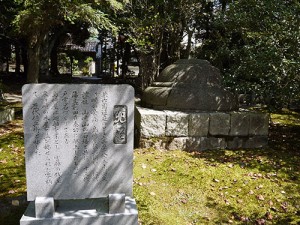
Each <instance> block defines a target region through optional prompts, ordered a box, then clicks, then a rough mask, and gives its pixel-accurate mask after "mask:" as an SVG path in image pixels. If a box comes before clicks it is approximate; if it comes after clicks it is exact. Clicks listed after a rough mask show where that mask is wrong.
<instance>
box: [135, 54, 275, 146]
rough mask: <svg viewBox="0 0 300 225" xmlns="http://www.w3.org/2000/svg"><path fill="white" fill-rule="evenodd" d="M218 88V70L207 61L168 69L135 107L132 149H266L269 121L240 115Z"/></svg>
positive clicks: (259, 116) (192, 61)
mask: <svg viewBox="0 0 300 225" xmlns="http://www.w3.org/2000/svg"><path fill="white" fill-rule="evenodd" d="M221 82H222V78H221V75H220V72H219V70H218V69H217V68H215V67H213V66H212V65H211V64H210V63H209V62H208V61H205V60H199V59H181V60H178V61H177V62H175V63H174V64H172V65H170V66H168V67H166V68H165V69H164V70H163V71H162V72H161V74H160V75H159V76H158V77H157V80H156V82H154V83H153V85H152V86H150V87H148V88H146V89H145V91H144V92H143V96H142V105H141V106H138V107H136V113H135V116H136V119H135V127H136V132H135V133H136V140H137V143H136V144H137V145H139V146H140V147H156V148H164V149H170V150H172V149H183V150H188V151H195V150H196V151H197V150H205V149H219V148H221V149H224V148H230V149H236V148H261V147H264V146H266V145H267V143H268V127H269V115H268V114H267V113H254V112H249V111H241V110H239V105H238V99H237V97H236V96H235V95H234V94H233V93H231V92H229V91H227V90H225V88H224V87H222V83H221Z"/></svg>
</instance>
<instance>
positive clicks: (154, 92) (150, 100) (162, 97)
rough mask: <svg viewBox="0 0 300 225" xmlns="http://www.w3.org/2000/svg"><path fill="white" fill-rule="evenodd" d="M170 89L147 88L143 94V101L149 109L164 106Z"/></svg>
mask: <svg viewBox="0 0 300 225" xmlns="http://www.w3.org/2000/svg"><path fill="white" fill-rule="evenodd" d="M171 89H172V88H170V87H148V88H147V92H145V93H144V94H143V101H144V102H146V103H147V104H146V106H149V107H154V108H155V107H156V106H165V105H166V104H167V99H168V97H169V94H170V91H171ZM157 96H159V98H157Z"/></svg>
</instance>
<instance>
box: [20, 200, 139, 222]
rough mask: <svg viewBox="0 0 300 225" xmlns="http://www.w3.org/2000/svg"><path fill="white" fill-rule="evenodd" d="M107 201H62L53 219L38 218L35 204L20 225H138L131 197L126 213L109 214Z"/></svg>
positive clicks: (31, 204) (126, 203) (127, 201)
mask: <svg viewBox="0 0 300 225" xmlns="http://www.w3.org/2000/svg"><path fill="white" fill-rule="evenodd" d="M104 203H105V201H103V200H98V199H93V200H79V201H72V200H62V201H59V205H58V207H57V209H56V212H55V213H54V215H53V217H52V218H36V217H35V212H34V211H35V210H34V203H33V202H30V203H29V206H28V208H27V210H26V212H25V213H24V215H23V216H22V218H21V220H20V225H41V224H42V225H54V224H55V225H138V211H137V208H136V202H135V200H134V199H132V198H130V197H126V198H125V211H124V213H116V214H110V213H108V204H104Z"/></svg>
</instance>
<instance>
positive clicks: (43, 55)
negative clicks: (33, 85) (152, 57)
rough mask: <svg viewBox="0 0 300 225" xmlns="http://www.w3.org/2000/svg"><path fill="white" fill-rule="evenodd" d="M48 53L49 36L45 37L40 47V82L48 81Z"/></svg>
mask: <svg viewBox="0 0 300 225" xmlns="http://www.w3.org/2000/svg"><path fill="white" fill-rule="evenodd" d="M49 67H50V53H49V35H48V34H47V35H45V36H44V37H43V40H42V42H41V46H40V69H39V70H40V71H39V72H40V77H39V80H41V81H48V80H49Z"/></svg>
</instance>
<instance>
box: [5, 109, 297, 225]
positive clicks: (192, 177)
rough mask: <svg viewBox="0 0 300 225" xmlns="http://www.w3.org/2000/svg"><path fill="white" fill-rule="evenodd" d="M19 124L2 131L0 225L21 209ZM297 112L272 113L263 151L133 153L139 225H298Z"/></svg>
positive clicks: (9, 223)
mask: <svg viewBox="0 0 300 225" xmlns="http://www.w3.org/2000/svg"><path fill="white" fill-rule="evenodd" d="M23 146H24V142H23V130H22V120H21V119H20V115H19V116H17V120H15V121H13V122H11V123H8V124H5V125H1V126H0V224H1V225H2V224H3V225H16V224H19V219H20V217H21V215H22V213H23V212H24V210H25V207H26V201H25V194H26V183H25V165H24V147H23ZM299 148H300V115H299V114H298V113H295V112H289V111H285V112H283V113H280V114H272V121H271V127H270V145H269V147H268V148H266V149H249V150H214V151H204V152H191V153H187V152H183V151H180V150H178V151H158V150H154V149H136V150H135V153H134V155H135V157H134V197H135V199H136V200H137V205H138V210H139V220H140V222H141V224H143V225H144V224H145V225H146V224H147V225H150V224H163V225H177V224H178V225H191V224H300V149H299Z"/></svg>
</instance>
